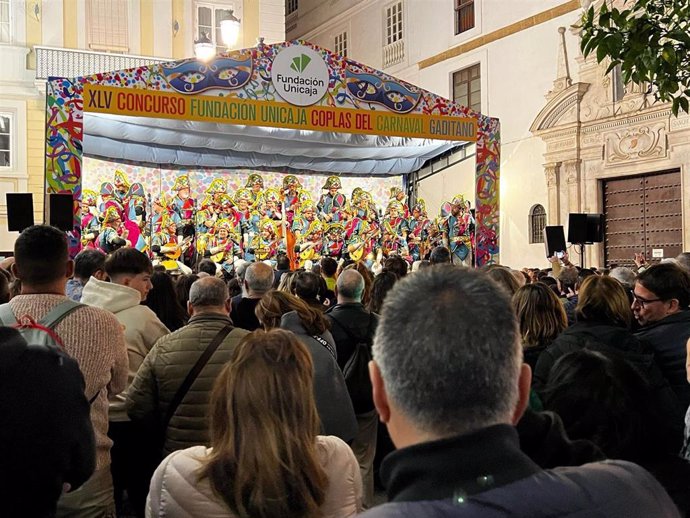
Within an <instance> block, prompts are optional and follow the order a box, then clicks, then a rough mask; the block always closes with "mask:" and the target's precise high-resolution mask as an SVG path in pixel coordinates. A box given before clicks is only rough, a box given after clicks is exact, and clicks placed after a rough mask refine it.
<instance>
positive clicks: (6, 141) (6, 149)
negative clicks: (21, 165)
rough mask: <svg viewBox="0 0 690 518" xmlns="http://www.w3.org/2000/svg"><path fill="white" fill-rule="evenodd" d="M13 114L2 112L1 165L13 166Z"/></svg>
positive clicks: (0, 120) (0, 116) (0, 115)
mask: <svg viewBox="0 0 690 518" xmlns="http://www.w3.org/2000/svg"><path fill="white" fill-rule="evenodd" d="M11 124H12V116H11V115H10V114H9V113H0V167H7V168H10V167H12V133H11V130H12V127H11Z"/></svg>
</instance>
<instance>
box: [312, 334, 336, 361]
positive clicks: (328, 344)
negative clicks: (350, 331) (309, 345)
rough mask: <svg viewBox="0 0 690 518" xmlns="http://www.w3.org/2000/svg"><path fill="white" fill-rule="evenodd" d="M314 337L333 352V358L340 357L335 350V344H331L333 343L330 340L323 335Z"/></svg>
mask: <svg viewBox="0 0 690 518" xmlns="http://www.w3.org/2000/svg"><path fill="white" fill-rule="evenodd" d="M312 338H313V339H314V340H316V341H317V342H319V343H320V344H321V345H323V346H324V347H325V348H326V349H327V350H328V352H329V353H331V356H333V358H335V359H336V360H337V359H338V354H337V353H336V351H335V347H333V345H331V343H330V342H329V341H328V340H326V339H325V338H324V337H323V336H319V335H313V336H312Z"/></svg>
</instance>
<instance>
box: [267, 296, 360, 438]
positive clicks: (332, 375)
mask: <svg viewBox="0 0 690 518" xmlns="http://www.w3.org/2000/svg"><path fill="white" fill-rule="evenodd" d="M255 312H256V318H257V319H258V320H259V322H260V323H261V325H262V326H263V327H264V329H265V330H269V329H275V328H278V327H280V328H281V329H286V330H288V331H292V332H293V333H294V334H295V335H297V338H299V339H300V340H301V341H302V343H303V344H304V345H306V346H307V348H308V349H309V351H310V352H311V356H312V360H313V362H314V396H315V398H316V408H317V409H318V411H319V416H320V417H321V424H322V427H323V432H324V434H326V435H335V436H337V437H340V438H341V439H343V440H344V441H350V440H352V439H354V437H355V435H356V434H357V420H356V418H355V412H354V410H353V408H352V400H351V399H350V395H349V393H348V391H347V385H346V384H345V378H344V377H343V373H342V371H341V370H340V367H338V363H337V361H336V359H337V350H336V347H335V340H333V335H331V332H330V331H329V327H330V322H329V321H328V320H327V319H326V317H325V316H324V315H323V313H322V312H321V311H319V310H318V309H314V308H312V307H310V306H309V305H308V304H307V303H306V302H304V301H303V300H300V299H299V298H297V297H296V296H294V295H290V294H289V293H287V292H284V291H277V290H272V291H269V292H268V293H266V294H264V296H263V297H261V300H260V301H259V303H258V304H257V306H256V309H255Z"/></svg>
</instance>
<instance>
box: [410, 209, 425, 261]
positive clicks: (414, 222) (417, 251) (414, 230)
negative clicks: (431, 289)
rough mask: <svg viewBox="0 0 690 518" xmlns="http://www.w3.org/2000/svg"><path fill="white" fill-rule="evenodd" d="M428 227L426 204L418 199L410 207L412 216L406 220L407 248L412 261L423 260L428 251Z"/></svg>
mask: <svg viewBox="0 0 690 518" xmlns="http://www.w3.org/2000/svg"><path fill="white" fill-rule="evenodd" d="M429 225H430V221H429V219H428V218H427V214H426V203H425V202H424V200H423V199H421V198H420V199H418V200H417V203H415V204H414V206H413V207H412V215H411V216H410V218H409V219H408V220H407V228H408V234H407V248H408V250H409V252H410V256H411V257H412V260H413V261H419V260H421V259H423V258H424V255H425V254H426V251H427V250H429Z"/></svg>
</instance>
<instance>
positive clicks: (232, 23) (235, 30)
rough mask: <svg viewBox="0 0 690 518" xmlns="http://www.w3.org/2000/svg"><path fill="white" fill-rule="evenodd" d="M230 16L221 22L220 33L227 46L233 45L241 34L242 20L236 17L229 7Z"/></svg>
mask: <svg viewBox="0 0 690 518" xmlns="http://www.w3.org/2000/svg"><path fill="white" fill-rule="evenodd" d="M228 13H229V14H228V16H227V17H226V18H225V20H223V21H222V22H220V33H221V37H222V38H223V43H224V44H225V46H226V47H227V48H230V47H233V46H234V45H235V43H237V38H239V36H240V21H239V20H238V19H237V18H235V15H234V14H233V12H232V9H228Z"/></svg>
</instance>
